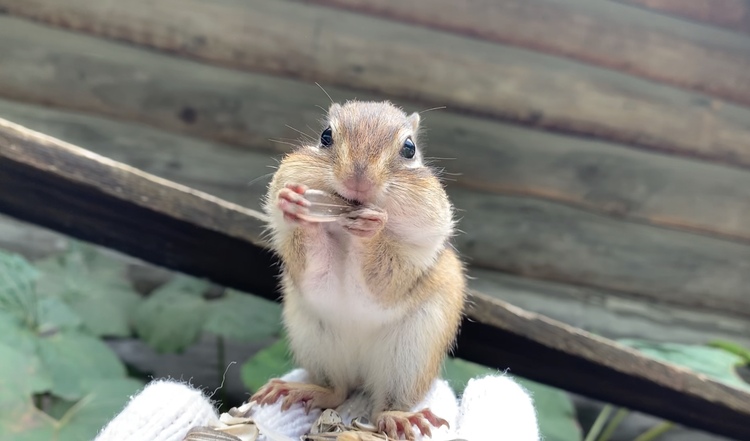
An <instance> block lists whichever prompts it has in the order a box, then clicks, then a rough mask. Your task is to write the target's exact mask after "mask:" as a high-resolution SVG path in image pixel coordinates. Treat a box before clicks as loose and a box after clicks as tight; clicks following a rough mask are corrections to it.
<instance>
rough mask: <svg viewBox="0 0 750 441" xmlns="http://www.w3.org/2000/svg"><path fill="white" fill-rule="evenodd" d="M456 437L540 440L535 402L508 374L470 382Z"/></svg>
mask: <svg viewBox="0 0 750 441" xmlns="http://www.w3.org/2000/svg"><path fill="white" fill-rule="evenodd" d="M499 434H502V436H499ZM456 436H457V437H458V438H464V439H467V440H469V441H491V440H492V441H494V440H498V439H502V440H503V441H539V439H540V436H539V426H538V423H537V417H536V411H535V410H534V403H533V400H532V398H531V396H530V395H529V393H528V392H527V391H526V390H525V389H524V388H523V387H521V385H520V384H518V383H516V382H515V381H513V380H512V379H511V378H510V377H507V376H504V375H498V376H494V375H493V376H487V377H484V378H475V379H472V380H469V383H468V384H467V386H466V389H465V390H464V394H463V397H462V398H461V408H460V410H459V415H458V430H457V431H456Z"/></svg>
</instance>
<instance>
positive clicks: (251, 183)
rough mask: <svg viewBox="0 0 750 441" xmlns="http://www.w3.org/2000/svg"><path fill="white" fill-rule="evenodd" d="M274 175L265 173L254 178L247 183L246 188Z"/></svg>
mask: <svg viewBox="0 0 750 441" xmlns="http://www.w3.org/2000/svg"><path fill="white" fill-rule="evenodd" d="M274 173H275V172H271V173H266V174H264V175H260V176H258V177H257V178H255V179H253V180H251V181H250V182H248V183H247V186H248V187H250V186H251V185H253V184H255V183H256V182H258V181H260V180H261V179H265V178H267V177H269V176H273V174H274Z"/></svg>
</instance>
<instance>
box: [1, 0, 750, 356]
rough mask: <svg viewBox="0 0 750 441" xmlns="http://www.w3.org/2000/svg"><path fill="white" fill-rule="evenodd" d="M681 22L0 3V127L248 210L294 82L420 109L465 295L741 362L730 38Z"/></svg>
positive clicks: (391, 1) (746, 306)
mask: <svg viewBox="0 0 750 441" xmlns="http://www.w3.org/2000/svg"><path fill="white" fill-rule="evenodd" d="M706 1H707V2H708V3H711V5H712V6H716V5H717V4H722V5H729V4H730V3H733V4H735V7H741V6H742V4H744V2H740V1H736V2H732V1H731V0H706ZM636 3H637V5H636ZM699 3H701V2H699V1H698V0H690V1H687V0H686V1H685V2H684V4H683V6H675V5H676V3H674V2H669V1H666V0H663V1H661V2H659V1H657V0H651V1H649V0H643V1H639V0H618V1H615V0H608V1H590V0H502V1H488V0H463V1H460V2H455V1H448V0H439V1H437V2H423V1H415V2H401V1H399V0H372V1H359V0H314V1H291V0H286V1H276V0H241V1H240V0H214V1H208V0H161V1H159V2H151V1H148V0H132V1H130V2H127V3H123V2H107V3H100V2H90V1H87V0H24V1H23V2H19V1H16V0H0V10H2V11H3V12H4V13H5V15H4V16H0V60H2V61H1V63H2V64H1V65H0V98H2V99H3V101H0V116H2V117H4V118H7V119H9V120H12V121H17V122H20V123H23V124H25V125H27V126H29V127H31V128H33V129H37V130H40V131H43V132H45V133H50V134H53V135H54V136H58V137H60V138H62V139H66V140H70V141H72V142H75V143H77V144H79V145H82V146H84V147H86V148H89V149H91V150H94V151H97V152H100V153H102V154H104V155H106V156H110V157H113V158H115V159H118V160H121V161H123V162H125V163H128V164H131V165H134V166H136V167H139V168H143V169H145V170H146V171H149V172H153V173H155V174H157V175H160V176H163V177H167V178H169V179H173V180H175V181H177V182H181V183H185V184H188V185H190V186H193V187H195V188H198V189H202V190H205V191H208V192H209V193H212V194H216V195H218V196H220V197H222V198H225V199H227V200H230V201H232V202H236V203H238V204H242V205H245V206H248V207H251V208H257V207H258V198H259V196H260V195H261V194H262V192H263V190H264V185H265V183H266V182H267V181H265V180H263V179H260V180H258V181H255V182H254V183H252V184H250V182H251V181H253V180H254V179H255V178H262V177H263V176H264V175H265V174H267V173H269V172H270V171H271V170H270V169H269V168H268V167H269V166H271V165H272V164H273V161H274V157H278V155H279V154H280V153H282V152H284V151H286V150H287V149H288V148H289V147H288V145H286V144H285V142H294V139H296V138H299V134H298V133H297V132H296V131H295V130H293V129H291V128H289V127H287V125H290V126H292V127H294V128H296V129H299V130H303V131H306V132H308V133H311V134H314V133H315V132H316V131H317V130H318V129H319V127H318V125H319V120H320V118H321V116H322V115H321V110H320V109H319V108H318V107H317V106H325V105H326V104H327V101H328V100H327V97H326V96H325V95H324V94H323V92H322V91H320V89H318V88H317V87H316V86H315V85H314V84H313V81H318V82H320V83H321V84H322V85H323V86H324V87H325V89H326V91H327V92H329V93H330V94H331V95H332V96H333V98H334V99H336V100H343V99H348V98H353V97H358V98H361V99H365V98H372V99H383V98H390V99H393V100H394V101H396V102H397V104H400V105H403V106H404V107H405V108H407V109H408V110H422V109H426V108H429V107H434V106H443V105H444V106H447V107H448V109H447V110H439V111H433V112H429V113H425V114H424V119H425V125H426V126H427V129H428V132H427V138H428V139H427V142H428V151H427V152H428V154H429V155H431V156H435V157H442V158H455V159H453V160H446V161H442V162H441V165H442V166H444V167H445V168H446V169H447V171H448V172H449V173H455V174H456V175H455V176H450V178H451V179H452V180H451V181H450V182H448V185H449V191H450V194H451V196H452V197H453V198H454V200H455V202H456V204H457V206H458V207H459V209H461V210H462V212H461V216H462V223H461V229H462V230H463V231H464V232H465V233H464V234H462V235H460V236H459V237H458V238H457V244H458V246H459V249H460V250H461V251H462V253H463V254H464V256H465V257H466V259H467V260H468V262H469V263H470V264H471V267H472V274H473V275H474V276H475V277H476V280H475V281H473V282H472V283H474V284H475V286H476V287H481V289H482V290H484V292H487V293H489V294H492V295H495V296H497V297H499V298H503V299H507V300H510V301H512V302H513V303H515V304H517V305H519V306H522V307H528V308H530V309H533V310H534V311H538V312H543V313H545V314H549V315H551V316H552V317H555V318H559V319H561V320H563V321H566V322H568V323H572V324H574V325H576V326H581V327H584V328H585V329H589V330H593V331H595V332H598V333H601V334H603V335H607V336H610V337H622V336H638V337H649V336H650V337H654V338H659V339H664V340H670V341H691V342H697V341H705V340H708V339H713V338H729V339H733V340H738V341H740V342H743V343H745V344H750V332H749V331H750V320H748V317H750V283H749V282H750V170H748V167H750V35H747V34H746V33H743V32H742V29H741V27H737V26H734V25H731V24H727V19H726V18H711V19H709V18H705V17H708V16H707V15H706V14H703V15H701V14H699V13H697V12H694V11H699V10H700V8H697V7H688V6H685V5H688V4H692V5H698V4H699ZM704 3H705V2H704ZM670 5H672V6H670ZM649 8H650V9H649ZM691 8H692V9H691ZM721 8H722V10H725V9H726V8H730V6H721ZM711 10H715V8H713V9H711ZM679 11H683V12H682V13H681V12H679ZM685 11H692V12H689V13H688V12H685ZM667 13H671V14H673V16H668V15H666V14H667ZM680 14H681V16H682V17H688V16H689V18H690V19H691V20H693V21H687V20H686V19H682V18H678V16H679V15H680ZM690 14H692V15H690ZM700 17H704V18H705V19H700ZM712 17H713V16H712ZM721 17H736V15H735V14H729V15H726V16H724V15H722V16H721ZM722 20H723V21H722ZM733 23H734V22H733ZM270 139H276V140H279V142H272V141H270ZM153 145H158V146H159V148H158V149H153V148H149V147H148V146H153ZM488 237H490V238H491V240H487V238H488Z"/></svg>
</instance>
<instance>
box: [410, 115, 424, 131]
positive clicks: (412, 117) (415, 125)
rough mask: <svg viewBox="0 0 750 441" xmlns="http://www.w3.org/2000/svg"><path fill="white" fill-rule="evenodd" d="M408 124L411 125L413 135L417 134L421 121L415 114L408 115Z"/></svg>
mask: <svg viewBox="0 0 750 441" xmlns="http://www.w3.org/2000/svg"><path fill="white" fill-rule="evenodd" d="M408 119H409V124H411V129H412V130H413V131H414V133H417V132H419V122H420V121H421V120H422V119H421V118H420V116H419V114H418V113H417V112H414V113H412V114H411V115H409V118H408Z"/></svg>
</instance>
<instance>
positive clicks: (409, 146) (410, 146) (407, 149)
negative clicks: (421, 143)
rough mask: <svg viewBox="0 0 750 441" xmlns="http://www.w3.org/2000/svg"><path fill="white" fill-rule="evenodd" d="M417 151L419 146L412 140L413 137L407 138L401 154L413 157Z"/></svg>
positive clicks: (405, 156)
mask: <svg viewBox="0 0 750 441" xmlns="http://www.w3.org/2000/svg"><path fill="white" fill-rule="evenodd" d="M416 153H417V146H415V145H414V141H412V140H411V138H406V141H404V145H403V147H401V156H403V157H404V158H406V159H412V158H414V155H415V154H416Z"/></svg>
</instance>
